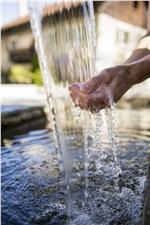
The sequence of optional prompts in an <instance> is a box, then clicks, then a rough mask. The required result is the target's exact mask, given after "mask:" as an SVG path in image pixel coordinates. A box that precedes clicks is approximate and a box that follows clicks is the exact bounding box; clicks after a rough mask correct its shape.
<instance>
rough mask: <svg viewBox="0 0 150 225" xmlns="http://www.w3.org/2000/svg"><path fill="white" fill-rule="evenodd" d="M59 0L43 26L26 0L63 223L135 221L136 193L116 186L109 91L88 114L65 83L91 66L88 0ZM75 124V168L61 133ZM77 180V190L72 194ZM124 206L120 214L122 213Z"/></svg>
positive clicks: (93, 59) (92, 24)
mask: <svg viewBox="0 0 150 225" xmlns="http://www.w3.org/2000/svg"><path fill="white" fill-rule="evenodd" d="M63 4H64V10H65V13H64V11H63V10H62V5H63ZM63 4H61V3H60V4H59V3H57V4H56V7H58V8H59V11H58V12H57V13H56V15H55V14H54V15H53V16H51V17H45V20H46V26H45V28H43V25H42V22H43V17H42V11H41V8H42V7H41V6H40V5H38V4H35V3H34V2H32V1H29V10H30V18H31V27H32V31H33V35H34V38H35V47H36V51H37V54H38V58H39V63H40V68H41V71H42V76H43V81H44V86H45V92H46V96H47V100H48V106H49V117H50V121H51V126H52V129H53V139H54V143H55V148H56V152H57V157H58V161H59V166H60V170H62V168H64V176H65V178H64V183H65V186H66V191H67V195H66V206H67V207H66V208H67V215H68V218H69V221H68V223H69V224H86V225H87V224H89V225H92V224H99V225H105V224H117V221H119V219H120V218H123V219H122V221H123V224H131V223H130V221H131V220H132V224H139V220H138V219H139V217H138V218H136V217H134V212H133V213H132V212H130V210H129V208H130V207H131V208H132V207H134V206H136V210H137V213H138V210H139V208H140V207H141V204H142V203H141V199H140V197H139V198H137V197H136V195H135V193H134V192H133V191H132V190H131V189H130V188H126V187H122V188H121V187H120V180H119V179H120V177H121V176H122V170H121V166H120V163H119V161H118V158H117V145H116V135H115V128H114V112H115V104H114V102H113V99H112V97H111V95H110V93H109V92H108V99H109V106H110V107H108V108H106V110H105V112H103V111H102V112H101V111H100V112H96V113H94V114H92V113H90V112H86V111H81V110H80V109H78V108H76V109H75V108H74V106H73V105H72V102H71V100H70V98H69V94H68V91H67V89H68V85H69V84H70V83H73V82H83V81H85V80H87V79H89V78H90V77H92V76H94V75H95V72H96V69H95V64H96V49H95V47H96V33H95V22H94V9H93V2H92V1H88V2H78V3H71V2H70V3H69V5H67V3H63ZM47 13H49V12H48V8H47ZM107 91H108V90H107ZM60 99H61V101H60ZM61 102H63V104H62V103H61ZM61 104H62V105H61ZM64 107H66V108H67V113H68V115H69V117H70V118H71V123H72V124H71V125H70V126H69V124H68V128H67V130H66V128H65V127H64V126H63V117H64V111H63V109H64ZM105 123H107V126H108V129H107V131H106V132H104V128H103V126H104V124H105ZM72 127H73V129H72ZM79 129H81V130H82V133H83V142H84V148H83V149H82V154H81V155H79V156H80V159H81V161H82V163H81V165H82V164H84V169H82V170H79V169H78V168H77V169H76V170H77V171H76V173H75V172H74V170H75V168H76V165H78V163H79V162H76V161H74V158H73V157H72V154H73V153H72V151H71V146H70V145H69V144H68V143H69V142H68V140H67V137H66V133H67V134H69V136H71V138H72V139H71V140H74V139H75V138H76V136H77V134H78V130H79ZM106 136H108V140H109V145H107V146H105V143H104V140H105V139H106ZM76 142H78V139H76ZM80 148H81V146H80ZM83 180H84V181H83ZM79 183H80V185H81V187H80V188H81V192H82V193H80V195H78V194H76V186H77V184H78V185H79ZM94 186H95V189H94ZM135 198H137V201H135ZM129 199H130V200H129ZM114 202H115V203H114ZM128 202H129V203H128ZM138 204H139V206H138ZM98 207H99V208H98ZM127 209H128V211H127V212H126V218H125V217H123V213H124V212H125V211H126V210H127ZM126 221H127V222H126ZM128 221H129V223H128Z"/></svg>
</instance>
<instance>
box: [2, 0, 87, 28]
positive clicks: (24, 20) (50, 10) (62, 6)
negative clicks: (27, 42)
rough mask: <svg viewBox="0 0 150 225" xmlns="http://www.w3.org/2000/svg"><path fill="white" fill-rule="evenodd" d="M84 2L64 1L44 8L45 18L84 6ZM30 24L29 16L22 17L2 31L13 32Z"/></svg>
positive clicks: (80, 0) (8, 24)
mask: <svg viewBox="0 0 150 225" xmlns="http://www.w3.org/2000/svg"><path fill="white" fill-rule="evenodd" d="M82 2H85V1H84V0H79V1H76V0H74V1H70V2H69V1H67V2H66V1H64V2H60V3H54V4H51V5H47V6H45V7H44V8H43V16H44V17H46V16H50V15H54V14H55V13H57V12H62V11H63V10H69V9H70V8H72V7H77V6H79V5H81V4H82ZM29 22H30V17H29V15H28V16H24V17H20V18H18V19H16V20H14V21H13V22H10V23H7V24H6V25H4V26H2V31H8V30H12V29H14V28H16V27H19V26H22V25H25V24H28V23H29Z"/></svg>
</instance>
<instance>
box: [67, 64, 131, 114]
mask: <svg viewBox="0 0 150 225" xmlns="http://www.w3.org/2000/svg"><path fill="white" fill-rule="evenodd" d="M127 75H128V71H127V67H126V66H115V67H111V68H108V69H105V70H103V71H102V72H100V74H98V75H97V76H95V77H93V78H91V79H90V80H88V81H86V82H84V83H76V84H72V85H70V86H69V91H70V96H71V98H72V100H73V102H74V103H75V105H76V106H79V107H80V108H81V109H86V110H90V111H91V112H94V111H99V110H101V109H102V108H105V107H107V106H108V105H109V95H111V98H112V99H113V100H114V102H117V101H118V100H119V99H120V98H121V96H122V95H123V94H124V93H125V92H126V91H127V90H128V89H129V88H130V87H131V85H130V84H128V81H127Z"/></svg>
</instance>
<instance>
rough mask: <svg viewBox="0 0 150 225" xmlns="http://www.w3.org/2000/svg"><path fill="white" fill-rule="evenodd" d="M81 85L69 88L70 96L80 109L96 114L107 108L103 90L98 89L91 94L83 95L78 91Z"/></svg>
mask: <svg viewBox="0 0 150 225" xmlns="http://www.w3.org/2000/svg"><path fill="white" fill-rule="evenodd" d="M80 85H81V84H73V85H71V86H70V87H69V90H70V96H71V98H72V100H73V102H74V103H75V106H79V107H80V108H81V109H85V110H89V111H91V112H97V111H99V110H101V109H102V108H105V107H107V106H108V102H109V101H108V97H107V93H106V91H105V89H104V88H102V87H99V88H97V89H96V90H95V91H93V92H92V93H85V92H82V91H81V90H80Z"/></svg>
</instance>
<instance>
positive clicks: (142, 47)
mask: <svg viewBox="0 0 150 225" xmlns="http://www.w3.org/2000/svg"><path fill="white" fill-rule="evenodd" d="M148 54H150V31H148V32H147V34H146V35H145V36H144V37H142V38H141V39H140V40H139V43H138V44H137V47H136V49H135V50H134V51H133V52H132V54H131V56H130V57H129V58H128V59H127V60H126V61H125V62H124V63H123V65H126V64H129V63H132V62H134V61H136V60H139V59H141V58H143V57H145V56H147V55H148Z"/></svg>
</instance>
